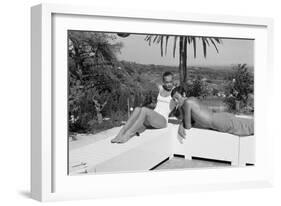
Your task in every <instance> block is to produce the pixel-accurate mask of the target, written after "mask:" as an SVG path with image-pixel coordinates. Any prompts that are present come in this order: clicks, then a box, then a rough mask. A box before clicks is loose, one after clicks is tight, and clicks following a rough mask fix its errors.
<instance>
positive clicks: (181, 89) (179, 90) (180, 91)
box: [171, 86, 186, 97]
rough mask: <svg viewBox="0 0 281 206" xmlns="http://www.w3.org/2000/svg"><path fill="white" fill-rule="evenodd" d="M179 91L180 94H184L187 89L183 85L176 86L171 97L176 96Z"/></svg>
mask: <svg viewBox="0 0 281 206" xmlns="http://www.w3.org/2000/svg"><path fill="white" fill-rule="evenodd" d="M176 92H178V93H179V94H181V95H183V94H184V93H186V92H185V89H184V88H183V87H182V86H177V87H176V88H174V89H173V90H172V92H171V97H172V96H174V94H175V93H176Z"/></svg>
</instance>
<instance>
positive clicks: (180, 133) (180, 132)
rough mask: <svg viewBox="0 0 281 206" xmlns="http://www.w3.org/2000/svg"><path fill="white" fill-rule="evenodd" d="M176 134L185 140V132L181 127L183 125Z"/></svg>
mask: <svg viewBox="0 0 281 206" xmlns="http://www.w3.org/2000/svg"><path fill="white" fill-rule="evenodd" d="M178 134H179V136H180V137H181V138H183V139H185V137H186V132H185V128H184V127H183V124H180V125H179V129H178Z"/></svg>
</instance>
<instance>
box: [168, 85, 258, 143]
mask: <svg viewBox="0 0 281 206" xmlns="http://www.w3.org/2000/svg"><path fill="white" fill-rule="evenodd" d="M171 96H172V98H173V100H174V101H175V102H176V104H177V108H178V110H179V112H180V114H181V116H182V118H181V119H182V121H181V123H180V125H179V129H178V133H179V135H180V136H181V137H183V138H185V136H186V132H185V129H190V128H192V127H198V128H204V129H211V130H215V131H219V132H224V133H229V134H233V135H238V136H250V135H253V134H254V120H253V119H249V118H241V117H236V116H235V115H234V114H231V113H227V112H213V111H212V110H210V109H209V108H208V107H207V106H205V105H203V104H202V103H200V101H199V100H198V99H196V98H194V97H189V98H187V97H186V96H185V90H184V88H183V87H180V86H179V87H176V88H175V89H173V90H172V92H171Z"/></svg>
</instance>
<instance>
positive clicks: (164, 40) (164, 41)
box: [117, 33, 222, 85]
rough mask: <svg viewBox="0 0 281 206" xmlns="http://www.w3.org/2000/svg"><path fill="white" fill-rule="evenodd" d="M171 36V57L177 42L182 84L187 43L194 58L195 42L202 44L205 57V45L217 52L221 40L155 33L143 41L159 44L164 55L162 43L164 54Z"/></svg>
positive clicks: (123, 35) (185, 75)
mask: <svg viewBox="0 0 281 206" xmlns="http://www.w3.org/2000/svg"><path fill="white" fill-rule="evenodd" d="M117 35H118V36H120V37H128V36H129V35H130V34H128V33H117ZM171 37H173V40H174V45H173V57H174V58H175V56H176V48H177V43H178V42H179V58H180V59H179V76H180V84H181V85H183V84H184V83H186V82H187V78H188V73H187V50H188V48H187V45H188V44H189V45H192V47H193V54H194V58H196V54H197V42H198V41H201V42H202V46H203V54H204V57H205V58H206V57H207V47H209V46H211V45H213V46H214V47H215V49H216V51H217V52H219V50H218V47H217V46H218V44H221V43H222V41H221V39H220V38H218V37H196V36H170V35H155V34H150V35H147V36H146V37H145V41H147V42H148V44H149V45H151V44H152V43H156V44H160V52H161V56H164V45H165V55H166V54H167V47H168V41H169V39H170V38H171Z"/></svg>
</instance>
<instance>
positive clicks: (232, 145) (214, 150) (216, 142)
mask: <svg viewBox="0 0 281 206" xmlns="http://www.w3.org/2000/svg"><path fill="white" fill-rule="evenodd" d="M177 130H178V125H175V124H171V123H169V124H168V127H167V128H164V129H154V130H146V131H145V132H144V133H142V134H141V135H140V136H135V137H133V138H132V139H130V140H129V141H128V142H126V143H124V144H116V143H115V144H112V143H111V142H110V140H111V139H112V138H114V137H109V138H107V139H105V140H100V141H98V142H95V143H92V144H89V145H85V146H83V147H80V148H75V149H72V150H70V151H69V174H70V175H75V174H79V173H112V172H117V171H118V172H126V171H145V170H150V169H152V168H154V167H155V166H157V165H158V164H160V163H161V162H163V161H165V160H167V159H168V158H170V157H173V156H174V155H180V156H183V157H184V158H186V159H192V157H199V158H205V159H211V160H219V161H227V162H230V163H231V165H233V166H245V165H247V164H251V165H253V164H255V139H254V136H247V137H239V136H236V135H231V134H227V133H221V132H216V131H211V130H205V129H197V128H192V129H190V130H186V139H184V140H182V139H181V138H179V136H178V134H177Z"/></svg>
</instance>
